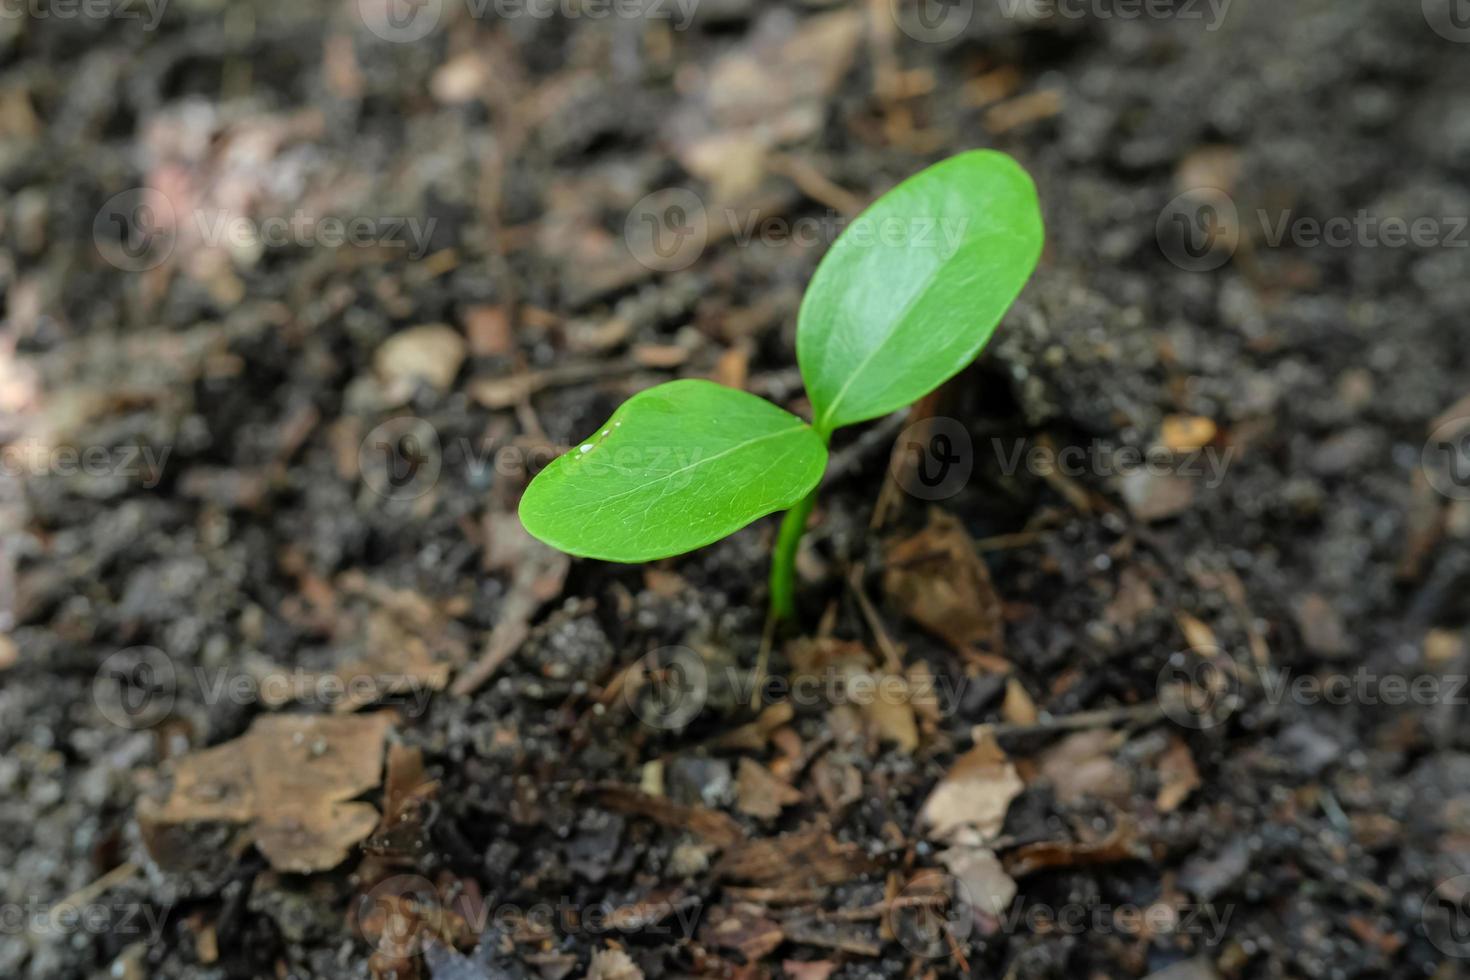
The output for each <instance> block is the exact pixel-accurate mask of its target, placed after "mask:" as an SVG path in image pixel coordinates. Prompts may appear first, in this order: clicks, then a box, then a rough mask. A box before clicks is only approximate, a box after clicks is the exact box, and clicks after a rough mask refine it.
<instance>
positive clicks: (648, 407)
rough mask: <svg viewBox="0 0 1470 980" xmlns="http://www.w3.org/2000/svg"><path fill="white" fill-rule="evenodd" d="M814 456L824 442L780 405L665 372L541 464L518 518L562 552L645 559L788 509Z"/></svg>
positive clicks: (817, 468)
mask: <svg viewBox="0 0 1470 980" xmlns="http://www.w3.org/2000/svg"><path fill="white" fill-rule="evenodd" d="M826 466H827V447H826V445H825V444H824V443H823V441H822V440H821V439H820V438H819V437H818V436H817V434H816V433H815V432H814V431H812V428H811V426H809V425H807V424H806V423H805V422H803V421H802V420H801V419H799V418H797V417H796V416H795V415H792V414H791V413H790V412H787V411H785V410H784V409H781V408H778V407H777V406H775V405H772V404H771V403H770V402H768V401H766V400H765V399H763V398H758V397H756V396H755V395H752V394H749V393H747V392H744V391H737V390H735V389H733V388H726V387H723V386H722V385H717V384H715V383H713V382H711V381H698V380H693V379H691V380H684V381H670V382H669V383H667V384H662V385H659V386H657V387H655V388H650V389H648V390H647V391H643V392H640V393H638V394H636V395H634V396H633V397H632V398H630V399H628V400H627V401H626V402H624V403H623V404H622V405H621V406H619V408H618V410H617V411H616V412H614V413H613V415H612V418H610V419H608V420H607V422H606V423H605V424H603V425H602V426H601V427H599V428H598V430H597V431H596V432H595V433H593V434H592V435H591V436H589V437H587V438H586V439H584V440H583V441H582V442H580V443H578V444H577V445H575V446H573V447H572V448H571V450H570V451H568V452H567V453H565V454H563V455H562V456H560V457H558V458H557V459H555V460H553V461H552V462H551V465H549V466H547V467H546V469H544V470H542V471H541V472H540V473H539V474H538V475H537V476H536V478H535V479H534V480H532V481H531V485H530V486H529V487H527V488H526V492H525V495H524V496H522V497H521V505H520V516H521V523H522V524H523V525H525V528H526V530H527V531H529V532H531V534H533V535H535V536H536V537H537V538H540V539H541V540H542V541H544V542H545V543H546V544H549V545H551V546H552V547H554V548H559V549H561V550H562V551H565V552H568V553H569V554H573V555H580V556H582V557H585V558H601V559H603V560H606V561H620V562H641V561H653V560H655V559H658V558H667V557H669V556H670V555H678V554H683V553H684V552H686V551H693V550H694V549H695V548H700V547H703V546H704V545H707V544H710V543H711V542H713V541H718V540H719V539H721V538H723V537H725V536H726V535H729V534H732V533H734V532H735V531H737V530H739V529H740V528H742V527H744V526H745V525H747V524H749V523H750V522H751V521H754V520H755V519H757V518H759V517H764V516H765V515H766V514H770V513H773V512H775V511H778V510H785V509H787V508H789V507H791V506H792V505H793V504H795V503H796V502H797V501H799V500H801V498H803V497H805V496H806V495H807V494H808V493H809V492H810V491H811V490H812V488H813V487H815V486H816V485H817V481H818V480H820V479H821V477H822V471H823V470H824V469H826Z"/></svg>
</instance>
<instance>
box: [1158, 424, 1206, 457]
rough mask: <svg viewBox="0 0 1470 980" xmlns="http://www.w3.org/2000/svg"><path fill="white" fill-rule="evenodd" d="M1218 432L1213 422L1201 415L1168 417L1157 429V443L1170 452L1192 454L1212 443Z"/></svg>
mask: <svg viewBox="0 0 1470 980" xmlns="http://www.w3.org/2000/svg"><path fill="white" fill-rule="evenodd" d="M1218 431H1219V430H1218V429H1217V428H1216V426H1215V423H1214V420H1213V419H1208V418H1205V417H1204V416H1203V415H1169V416H1166V417H1165V418H1164V423H1163V425H1162V426H1161V427H1160V429H1159V442H1160V443H1161V444H1162V445H1163V446H1164V448H1166V449H1168V450H1170V451H1172V452H1176V453H1187V452H1193V451H1194V450H1196V449H1202V448H1204V447H1205V446H1208V445H1209V444H1210V443H1212V442H1214V441H1215V435H1216V433H1217V432H1218Z"/></svg>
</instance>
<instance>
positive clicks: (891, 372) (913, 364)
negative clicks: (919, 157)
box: [796, 150, 1043, 433]
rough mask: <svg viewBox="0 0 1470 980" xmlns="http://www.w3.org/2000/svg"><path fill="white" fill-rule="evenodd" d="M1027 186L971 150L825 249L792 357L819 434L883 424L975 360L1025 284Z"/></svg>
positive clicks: (1029, 239)
mask: <svg viewBox="0 0 1470 980" xmlns="http://www.w3.org/2000/svg"><path fill="white" fill-rule="evenodd" d="M1042 237H1043V230H1042V225H1041V210H1040V207H1039V206H1038V204H1037V200H1036V186H1035V185H1034V184H1033V183H1032V182H1031V178H1030V177H1029V176H1027V174H1026V171H1024V170H1022V169H1021V167H1020V165H1019V164H1017V163H1016V162H1015V161H1014V160H1012V159H1011V158H1010V157H1008V156H1006V155H1004V154H1002V153H995V152H993V151H989V150H974V151H971V152H968V153H961V154H960V155H958V156H954V157H950V158H949V159H948V160H945V161H943V162H941V163H937V164H935V165H934V166H932V167H930V168H928V169H927V170H923V171H920V172H919V173H917V174H915V175H914V176H912V177H910V178H909V179H908V180H905V181H904V182H903V183H901V184H899V185H898V186H897V187H895V188H894V189H893V190H891V191H889V192H888V193H887V194H885V195H883V196H882V197H881V198H879V199H878V201H877V202H876V203H874V204H873V206H872V207H870V208H869V209H868V210H867V211H865V212H863V214H862V215H861V216H859V217H858V218H857V219H856V220H855V221H854V222H853V223H852V225H851V226H849V227H848V228H847V230H846V231H844V232H843V233H842V235H841V236H839V237H838V239H837V241H836V242H835V243H833V245H832V248H831V250H830V251H828V253H827V254H826V256H824V257H823V259H822V262H821V264H820V265H819V266H818V267H817V272H816V275H814V276H813V277H812V281H811V285H810V286H808V287H807V291H806V296H805V298H804V299H803V300H802V304H801V314H800V317H799V319H798V323H797V332H796V352H797V359H798V361H800V363H801V376H802V378H803V379H804V380H805V381H806V389H807V393H808V394H809V395H810V396H811V401H812V410H813V413H814V414H815V421H814V422H813V425H814V426H815V428H816V429H817V431H818V432H823V433H829V432H831V431H832V430H833V429H835V428H837V427H839V426H843V425H851V424H852V423H854V422H862V421H865V420H867V419H872V418H877V417H878V416H880V415H886V414H888V413H889V412H892V411H895V410H897V409H899V408H902V407H903V406H905V405H908V404H910V403H912V402H914V401H917V400H918V399H919V398H922V397H923V396H924V395H926V394H928V393H929V392H931V391H933V390H934V389H935V388H937V387H939V385H941V384H943V383H944V382H945V381H947V380H948V379H949V378H951V377H953V376H954V375H955V374H957V373H958V372H959V371H960V370H961V369H962V368H964V367H965V365H967V364H969V363H970V362H971V361H973V360H974V359H975V356H976V355H977V354H979V353H980V350H981V348H983V347H984V346H985V343H986V341H988V340H989V339H990V335H991V334H992V333H994V332H995V327H996V324H998V323H999V322H1000V318H1001V317H1002V316H1003V315H1004V314H1005V311H1006V310H1007V309H1008V308H1009V307H1010V305H1011V303H1012V302H1013V301H1014V300H1015V298H1016V296H1017V295H1018V294H1019V293H1020V292H1021V287H1022V286H1024V285H1025V284H1026V280H1027V279H1028V278H1030V276H1031V272H1032V270H1033V269H1035V268H1036V261H1037V259H1038V258H1039V257H1040V256H1041V243H1042Z"/></svg>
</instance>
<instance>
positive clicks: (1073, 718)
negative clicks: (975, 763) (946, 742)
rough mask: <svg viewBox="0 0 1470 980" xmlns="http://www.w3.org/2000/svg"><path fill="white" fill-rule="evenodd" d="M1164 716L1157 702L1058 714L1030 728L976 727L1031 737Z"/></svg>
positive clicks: (1004, 733) (1001, 733)
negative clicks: (1043, 733)
mask: <svg viewBox="0 0 1470 980" xmlns="http://www.w3.org/2000/svg"><path fill="white" fill-rule="evenodd" d="M1162 717H1164V709H1163V707H1161V706H1160V705H1159V703H1158V702H1157V701H1150V702H1149V703H1147V704H1135V705H1130V706H1129V707H1126V708H1099V709H1098V710H1096V711H1079V712H1077V713H1076V714H1071V715H1057V716H1055V717H1052V718H1045V719H1042V720H1040V721H1035V722H1032V723H1030V724H1027V725H1012V724H1005V725H977V726H976V727H977V728H987V729H989V730H990V732H991V734H993V735H995V736H996V737H997V738H999V737H1002V736H1006V735H1032V734H1039V733H1041V732H1071V731H1077V730H1079V729H1084V728H1108V727H1111V726H1112V725H1116V724H1118V723H1120V722H1134V723H1137V724H1148V723H1149V722H1154V721H1158V720H1159V719H1160V718H1162Z"/></svg>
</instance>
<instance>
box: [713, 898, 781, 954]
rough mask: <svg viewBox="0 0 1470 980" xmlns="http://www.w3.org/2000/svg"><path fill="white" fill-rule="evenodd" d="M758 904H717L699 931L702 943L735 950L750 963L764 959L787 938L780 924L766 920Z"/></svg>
mask: <svg viewBox="0 0 1470 980" xmlns="http://www.w3.org/2000/svg"><path fill="white" fill-rule="evenodd" d="M763 911H764V910H763V909H762V908H761V907H760V906H759V905H752V904H750V903H748V902H736V903H735V904H733V905H717V906H715V908H714V909H713V910H711V912H710V917H709V920H708V921H707V922H706V923H705V924H704V927H703V928H702V929H700V930H699V938H700V941H701V942H703V943H706V944H707V945H710V946H717V947H719V948H720V949H732V950H734V951H735V952H737V953H739V954H741V955H742V956H744V957H745V960H746V962H748V963H758V962H760V961H761V960H763V959H765V958H766V957H767V956H769V955H770V954H771V953H772V952H774V951H775V949H776V947H777V946H780V945H781V943H782V942H784V941H785V939H786V934H785V933H783V932H782V931H781V926H780V924H779V923H777V922H775V921H773V920H771V919H768V918H766V917H765V916H764V915H763V914H762V913H763Z"/></svg>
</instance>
